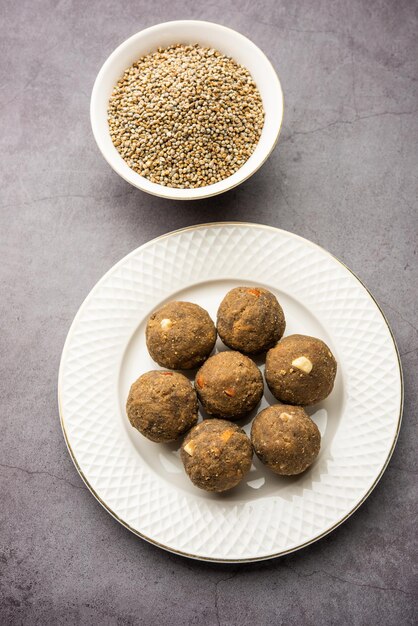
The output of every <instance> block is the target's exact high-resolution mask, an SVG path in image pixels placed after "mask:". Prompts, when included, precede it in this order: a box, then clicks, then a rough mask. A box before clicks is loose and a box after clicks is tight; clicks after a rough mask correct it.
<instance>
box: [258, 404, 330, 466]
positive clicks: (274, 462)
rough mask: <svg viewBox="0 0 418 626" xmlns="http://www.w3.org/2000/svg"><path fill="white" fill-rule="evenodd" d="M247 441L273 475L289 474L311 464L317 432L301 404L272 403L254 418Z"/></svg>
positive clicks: (315, 453) (317, 445) (317, 444)
mask: <svg viewBox="0 0 418 626" xmlns="http://www.w3.org/2000/svg"><path fill="white" fill-rule="evenodd" d="M251 442H252V444H253V448H254V452H255V453H256V455H257V456H258V458H259V459H260V461H261V462H262V463H264V465H266V466H267V467H268V468H269V469H271V470H272V471H273V472H275V473H276V474H280V475H282V476H293V475H295V474H301V473H302V472H304V471H305V470H306V469H307V468H308V467H309V466H310V465H312V463H313V462H314V460H315V459H316V457H317V456H318V453H319V449H320V447H321V435H320V433H319V430H318V427H317V425H316V424H315V422H313V421H312V420H311V418H310V417H309V415H308V414H307V413H306V411H305V410H304V409H303V407H301V406H293V405H285V404H275V405H273V406H270V407H268V408H267V409H264V410H263V411H261V412H260V413H259V414H258V415H257V416H256V418H255V419H254V421H253V423H252V427H251Z"/></svg>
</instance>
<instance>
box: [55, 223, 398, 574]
mask: <svg viewBox="0 0 418 626" xmlns="http://www.w3.org/2000/svg"><path fill="white" fill-rule="evenodd" d="M240 284H254V285H262V286H264V287H267V288H268V289H270V290H271V291H273V292H274V293H275V294H276V295H277V296H278V298H279V300H280V302H281V304H282V306H283V308H284V311H285V315H286V319H287V328H286V334H291V333H294V332H299V333H303V334H308V335H315V336H317V337H320V338H322V339H324V340H325V341H326V342H327V343H328V344H329V346H330V347H331V349H332V350H333V352H334V354H335V356H336V358H337V360H338V365H339V369H338V375H337V379H336V384H335V388H334V391H333V392H332V394H331V396H330V397H329V398H328V399H327V400H326V401H325V402H323V403H321V404H320V405H317V406H316V407H313V408H312V410H310V413H311V415H312V417H313V419H314V420H315V421H316V423H317V424H318V427H319V429H320V431H321V434H322V447H321V452H320V454H319V457H318V459H317V460H316V462H315V464H314V465H313V466H312V468H311V469H310V470H309V471H308V472H306V473H305V474H303V475H301V476H299V477H296V478H281V477H278V476H275V475H273V474H272V473H270V472H269V471H268V470H267V469H265V468H264V467H263V466H262V465H261V464H260V463H259V462H258V460H257V459H254V466H253V468H252V469H251V471H250V472H249V474H248V476H247V479H246V480H245V482H244V483H243V484H242V485H240V486H239V487H238V488H236V489H235V490H232V491H231V492H229V493H227V494H224V495H222V496H219V495H218V496H216V495H213V494H206V493H205V492H203V491H200V490H199V489H197V488H195V487H194V486H193V485H192V483H191V482H190V481H189V479H188V478H187V476H186V475H185V474H184V472H183V469H182V466H181V463H180V459H179V455H178V447H179V444H178V445H158V444H154V443H151V442H150V441H148V440H146V439H145V438H144V437H142V436H141V435H140V434H139V433H138V432H137V431H136V430H134V429H133V428H131V426H130V424H129V422H128V420H127V417H126V415H125V410H124V406H125V400H126V397H127V394H128V390H129V386H130V384H131V383H132V382H133V381H134V380H135V379H136V378H137V377H138V376H139V375H140V374H142V373H144V372H145V371H147V370H150V369H155V368H156V367H158V366H156V364H155V363H154V362H153V361H152V360H151V358H150V357H149V355H148V352H147V350H146V346H145V340H144V330H145V324H146V320H147V318H148V316H149V315H150V313H151V312H152V310H153V309H155V308H156V307H159V306H160V305H161V304H162V303H164V302H166V301H168V300H171V299H179V300H190V301H193V302H197V303H198V304H200V305H202V306H203V307H205V308H206V309H207V310H208V311H209V313H210V314H211V316H212V318H215V317H216V310H217V307H218V304H219V303H220V301H221V299H222V297H223V295H224V294H225V293H226V292H227V291H228V290H229V289H230V288H232V287H234V286H237V285H240ZM216 349H222V344H220V342H219V341H218V344H217V348H216ZM260 365H261V364H260ZM261 368H262V369H263V367H262V365H261ZM402 389H403V388H402V374H401V369H400V362H399V358H398V353H397V348H396V345H395V342H394V339H393V336H392V334H391V331H390V329H389V327H388V325H387V322H386V320H385V318H384V317H383V314H382V312H381V311H380V309H379V307H378V306H377V304H376V302H375V301H374V300H373V298H372V297H371V295H370V294H369V292H368V291H367V290H366V289H365V287H364V286H363V285H362V284H361V283H360V281H359V280H358V279H357V278H356V277H355V276H354V275H353V274H352V273H351V272H350V271H349V270H348V269H347V268H346V267H345V266H344V265H343V264H342V263H341V262H339V261H338V260H337V259H335V257H333V256H331V255H330V254H329V253H328V252H326V251H325V250H323V249H322V248H319V247H318V246H316V245H315V244H313V243H311V242H309V241H307V240H306V239H302V238H301V237H298V236H297V235H293V234H291V233H288V232H286V231H282V230H278V229H275V228H270V227H267V226H261V225H257V224H239V223H224V224H208V225H201V226H196V227H192V228H188V229H185V230H180V231H176V232H174V233H170V234H168V235H164V236H163V237H159V238H158V239H155V240H153V241H150V242H149V243H147V244H145V245H143V246H141V247H140V248H138V249H137V250H134V251H133V252H132V253H131V254H129V255H128V256H126V257H125V258H124V259H122V260H121V261H120V262H119V263H117V264H116V265H115V266H114V267H113V268H112V269H111V270H110V271H109V272H108V273H107V274H106V275H105V276H104V277H103V278H102V279H101V280H100V281H99V282H98V283H97V285H96V286H95V287H94V288H93V290H92V291H91V293H90V294H89V296H88V297H87V298H86V300H85V302H84V303H83V304H82V306H81V308H80V310H79V311H78V313H77V315H76V317H75V319H74V322H73V324H72V326H71V329H70V331H69V333H68V337H67V340H66V343H65V346H64V350H63V354H62V359H61V366H60V373H59V403H60V414H61V422H62V427H63V431H64V435H65V439H66V442H67V445H68V448H69V451H70V454H71V456H72V458H73V460H74V463H75V464H76V467H77V469H78V471H79V472H80V475H81V477H82V478H83V480H84V482H85V483H86V485H87V486H88V487H89V489H90V490H91V491H92V493H93V494H94V495H95V496H96V498H97V499H98V500H99V501H100V502H101V504H102V505H103V506H104V507H105V508H106V509H107V510H108V511H109V513H111V514H112V515H113V516H114V517H115V518H116V519H118V520H119V521H120V522H121V523H122V524H123V525H124V526H126V527H127V528H129V529H130V530H131V531H133V532H134V533H136V534H137V535H139V536H141V537H143V538H144V539H147V540H148V541H150V542H152V543H154V544H157V545H159V546H161V547H163V548H165V549H167V550H170V551H172V552H176V553H179V554H183V555H186V556H189V557H194V558H197V559H204V560H214V561H231V562H238V561H251V560H261V559H267V558H271V557H274V556H278V555H281V554H285V553H287V552H291V551H293V550H297V549H298V548H301V547H303V546H306V545H307V544H309V543H311V542H313V541H315V540H317V539H319V538H320V537H322V536H323V535H325V534H326V533H328V532H330V531H331V530H333V529H334V528H335V527H336V526H338V525H339V524H340V523H341V522H343V521H344V520H345V519H346V518H347V517H348V516H349V515H350V514H351V513H353V511H355V510H356V509H357V507H358V506H360V504H361V503H362V502H363V501H364V500H365V498H366V497H367V496H368V495H369V494H370V492H371V491H372V489H373V487H374V486H375V485H376V483H377V481H378V480H379V478H380V477H381V475H382V473H383V471H384V469H385V467H386V465H387V463H388V461H389V458H390V456H391V454H392V452H393V449H394V446H395V443H396V439H397V435H398V432H399V427H400V422H401V413H402V398H403V391H402ZM273 402H274V399H273V397H272V396H271V395H270V394H269V392H268V390H267V388H266V393H265V398H264V399H263V401H262V404H261V407H260V408H263V407H264V406H266V405H267V404H271V403H273ZM241 423H242V424H243V425H244V427H245V429H246V430H247V432H248V431H249V426H250V419H248V420H244V421H243V422H241Z"/></svg>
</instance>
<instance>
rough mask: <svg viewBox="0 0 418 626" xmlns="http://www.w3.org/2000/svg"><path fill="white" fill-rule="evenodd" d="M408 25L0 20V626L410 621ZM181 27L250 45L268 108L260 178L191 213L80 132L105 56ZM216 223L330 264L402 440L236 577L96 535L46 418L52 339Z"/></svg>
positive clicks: (25, 0) (331, 16)
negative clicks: (138, 255)
mask: <svg viewBox="0 0 418 626" xmlns="http://www.w3.org/2000/svg"><path fill="white" fill-rule="evenodd" d="M417 9H418V5H417V3H416V2H414V1H413V0H399V1H397V2H395V1H391V0H381V1H374V0H372V1H369V2H366V1H365V0H351V1H350V2H347V1H346V0H334V1H333V0H299V1H298V2H295V1H294V0H280V1H277V2H275V1H274V0H270V1H269V2H262V1H258V0H251V1H245V0H242V1H236V2H224V1H221V0H207V1H206V2H204V3H203V2H196V1H194V2H191V1H190V0H179V1H178V0H170V1H167V0H164V1H160V0H154V1H153V2H146V1H145V0H125V1H124V2H118V1H117V0H114V1H113V2H109V1H106V2H100V1H99V0H94V1H89V2H82V1H81V0H77V1H76V0H74V1H71V0H62V1H52V0H51V1H42V2H41V1H38V2H30V1H29V0H22V1H19V2H12V1H11V0H10V1H9V0H6V1H3V2H2V3H1V17H2V19H1V24H2V36H1V40H0V51H1V61H0V72H1V82H0V110H1V113H0V115H1V127H2V133H1V136H0V142H1V161H2V163H1V171H2V183H1V201H0V203H1V213H0V241H1V264H0V284H1V291H0V293H1V297H0V319H1V334H0V354H1V361H2V372H1V376H0V387H1V408H2V419H1V435H0V450H1V456H0V462H1V467H0V485H1V492H0V493H1V496H0V498H1V500H0V501H1V505H0V520H1V533H0V574H1V575H0V598H1V599H0V622H1V623H2V624H30V625H32V624H41V625H45V624H103V625H108V624H109V625H110V624H117V625H125V624H126V625H128V624H146V625H147V624H151V625H153V624H170V625H177V624H178V625H182V624H195V625H202V626H203V625H204V626H206V625H212V624H214V625H235V624H236V625H245V624H255V625H257V626H258V625H264V624H268V625H269V626H270V625H271V624H289V623H290V624H298V625H299V624H309V625H310V624H312V626H316V625H317V624H323V625H326V624H337V625H340V624H350V625H357V624H358V625H360V624H361V625H362V624H364V625H367V626H369V625H373V624H381V625H392V624H397V625H404V624H413V623H417V620H418V616H417V613H416V603H415V604H414V592H415V594H416V592H417V577H416V574H417V570H416V563H417V544H416V528H417V522H416V519H417V494H418V487H417V455H416V448H417V406H418V393H417V384H416V376H417V369H418V261H417V255H416V252H417V243H418V213H417V192H418V185H417V173H418V160H417V157H418V150H417V145H418V117H417V111H418V99H417V95H418V82H417V77H418V72H417V69H418V38H417V32H418V10H417ZM179 18H195V19H206V20H212V21H216V22H221V23H223V24H225V25H228V26H231V27H232V28H235V29H237V30H239V31H241V32H242V33H243V34H245V35H247V36H249V37H250V38H251V39H252V40H253V41H254V42H255V43H256V44H258V45H260V46H261V47H262V49H263V50H264V51H265V52H266V54H267V55H268V56H269V57H270V59H271V61H272V62H273V64H274V66H275V67H276V68H277V71H278V74H279V76H280V79H281V81H282V85H283V89H284V93H285V118H284V128H283V132H282V135H281V138H280V141H279V144H278V146H277V148H276V150H275V152H274V153H273V155H272V156H271V158H270V159H269V160H268V162H267V163H266V164H265V166H264V167H263V168H262V169H261V170H260V171H259V172H258V173H257V174H256V175H255V176H254V177H253V178H251V179H250V180H248V181H247V182H246V183H244V184H243V185H242V186H241V187H239V188H238V189H235V190H233V191H231V192H230V193H227V194H225V195H223V196H221V197H216V198H213V199H209V200H205V201H200V202H195V203H192V204H187V203H184V202H178V203H176V202H171V201H166V200H162V199H159V198H155V197H151V196H148V195H145V194H144V193H142V192H141V191H139V190H137V189H134V188H133V187H130V186H129V185H128V184H127V183H125V182H124V181H123V180H121V179H120V178H119V177H118V176H117V175H116V174H114V173H113V171H112V170H111V169H110V168H109V167H108V166H107V164H106V163H105V161H104V160H103V158H102V157H101V155H100V154H99V151H98V149H97V147H96V145H95V143H94V140H93V137H92V134H91V131H90V124H89V98H90V92H91V88H92V85H93V81H94V78H95V76H96V74H97V72H98V70H99V68H100V66H101V64H102V63H103V61H104V60H105V58H106V57H107V56H108V55H109V53H110V52H111V51H112V50H113V49H114V48H115V47H116V46H117V45H118V44H119V43H120V42H121V41H122V40H124V39H125V38H127V37H128V36H130V35H131V34H133V33H134V32H136V31H138V30H140V29H142V28H144V27H146V26H150V25H152V24H156V23H158V22H161V21H167V20H173V19H179ZM219 220H244V221H254V222H262V223H266V224H271V225H274V226H278V227H281V228H284V229H287V230H290V231H293V232H296V233H298V234H299V235H302V236H305V237H307V238H309V239H312V240H313V241H315V242H316V243H318V244H320V245H322V246H324V247H325V248H327V249H328V250H330V251H331V252H332V253H333V254H335V255H336V256H338V257H339V258H340V259H341V260H342V261H344V262H345V263H346V264H347V265H348V266H349V267H351V268H352V269H353V270H354V271H355V272H356V273H357V274H358V275H359V276H360V278H361V279H362V280H363V281H364V282H365V283H366V285H367V286H368V287H369V289H370V290H371V291H372V293H373V294H374V295H375V297H376V298H377V300H378V301H379V303H380V304H381V306H382V307H383V310H384V311H385V313H386V315H387V317H388V319H389V321H390V323H391V325H392V328H393V330H394V333H395V336H396V338H397V341H398V344H399V349H400V352H401V355H402V361H403V367H404V375H405V393H406V396H405V412H404V422H403V427H402V430H401V434H400V438H399V443H398V446H397V448H396V450H395V453H394V456H393V459H392V461H391V463H390V465H389V467H388V469H387V471H386V473H385V475H384V477H383V478H382V480H381V482H380V483H379V485H378V487H377V488H376V490H375V491H374V492H373V494H372V495H371V496H370V498H369V499H368V500H367V502H366V503H365V504H364V505H363V506H362V507H361V509H360V510H359V511H357V512H356V513H355V514H354V515H353V516H352V517H351V518H350V519H349V520H348V521H347V522H346V523H345V524H344V525H343V526H341V527H340V528H338V529H337V530H336V531H335V532H333V533H332V534H331V535H329V536H328V537H327V538H325V539H323V540H322V541H320V542H318V543H316V544H314V545H312V546H311V547H309V548H307V549H305V550H303V551H301V552H299V553H296V554H293V555H290V556H287V557H284V558H281V559H278V560H274V561H271V562H264V563H261V564H253V565H241V566H239V567H237V566H223V565H216V564H205V563H198V562H192V561H188V560H185V559H184V558H181V557H177V556H173V555H171V554H168V553H165V552H163V551H161V550H159V549H157V548H155V547H153V546H151V545H148V544H147V543H145V542H144V541H141V540H140V539H138V538H136V537H135V536H134V535H132V534H130V533H129V532H128V531H127V530H125V529H124V528H123V527H122V526H120V525H119V524H118V523H117V522H116V521H115V520H113V519H112V518H111V517H110V516H109V515H108V514H107V513H106V512H105V511H104V510H103V509H102V507H101V506H100V505H99V504H98V503H97V502H96V501H95V499H94V498H93V497H92V496H91V494H90V493H89V492H88V491H87V489H86V488H85V487H84V485H83V483H82V481H81V479H80V478H79V476H78V474H77V472H76V470H75V467H74V466H73V463H72V461H71V459H70V457H69V455H68V452H67V450H66V447H65V444H64V439H63V437H62V434H61V429H60V424H59V418H58V409H57V399H56V398H57V389H56V385H57V371H58V364H59V359H60V354H61V349H62V346H63V343H64V339H65V336H66V333H67V331H68V328H69V326H70V323H71V321H72V319H73V317H74V315H75V313H76V311H77V309H78V307H79V305H80V303H81V302H82V300H83V299H84V297H85V296H86V295H87V293H88V292H89V290H90V289H91V288H92V287H93V285H94V284H95V283H96V281H97V280H98V279H99V278H100V277H101V276H102V274H103V273H104V272H105V271H106V270H107V269H109V268H110V267H111V266H112V265H113V264H114V263H115V262H116V261H118V260H119V259H120V258H121V257H123V256H124V255H125V254H127V253H128V252H130V251H131V250H132V249H133V248H135V247H137V246H139V245H140V244H142V243H144V242H146V241H148V240H149V239H150V238H152V237H155V236H157V235H160V234H162V233H165V232H167V231H170V230H172V229H176V228H181V227H183V226H188V225H191V224H195V223H199V222H210V221H219ZM376 367H379V364H378V363H377V364H376ZM237 531H239V529H237ZM414 563H415V565H414ZM415 600H416V595H415Z"/></svg>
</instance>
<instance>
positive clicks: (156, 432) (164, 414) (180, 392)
mask: <svg viewBox="0 0 418 626" xmlns="http://www.w3.org/2000/svg"><path fill="white" fill-rule="evenodd" d="M126 412H127V415H128V418H129V421H130V422H131V424H132V426H133V427H134V428H136V429H137V430H139V432H140V433H142V435H144V437H146V438H147V439H150V440H151V441H155V442H157V443H166V442H168V441H174V440H175V439H178V437H180V436H181V435H184V433H186V432H187V431H188V430H190V428H191V427H192V426H194V425H195V424H196V422H197V418H198V402H197V396H196V392H195V390H194V389H193V386H192V384H191V383H190V381H189V380H188V379H187V378H186V377H185V376H183V374H180V373H179V372H162V371H160V370H154V371H152V372H147V373H146V374H143V375H142V376H140V377H139V378H138V380H136V381H135V382H134V383H133V385H132V386H131V389H130V391H129V396H128V400H127V402H126Z"/></svg>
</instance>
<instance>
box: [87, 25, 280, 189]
mask: <svg viewBox="0 0 418 626" xmlns="http://www.w3.org/2000/svg"><path fill="white" fill-rule="evenodd" d="M185 24H187V25H199V26H202V25H203V26H209V27H211V28H212V27H215V28H217V29H218V30H220V31H224V32H225V34H228V33H234V36H235V37H237V36H238V38H241V39H242V40H243V41H245V44H246V45H247V46H250V47H253V49H254V50H257V52H258V54H260V55H261V57H262V58H263V61H264V62H265V64H266V67H268V68H269V69H270V71H271V76H272V79H274V89H275V90H277V92H278V93H279V95H280V99H281V117H280V120H279V125H278V128H277V132H276V135H275V136H274V138H273V140H272V141H271V142H270V144H269V145H268V146H267V151H266V153H265V154H263V155H262V158H260V159H259V161H258V162H256V163H255V164H254V167H253V168H252V169H251V171H250V172H249V173H248V174H247V175H245V176H243V177H241V178H238V180H236V181H234V182H232V183H229V184H225V185H223V186H222V187H221V188H220V189H216V190H213V189H212V188H213V187H215V185H219V184H220V183H221V184H222V183H225V182H226V181H228V180H229V179H230V178H232V176H233V175H231V176H228V178H225V179H223V180H222V181H218V182H217V183H213V184H212V185H206V186H205V187H192V188H190V189H189V188H184V189H183V188H174V187H167V186H165V185H160V184H159V183H152V182H151V181H149V180H148V179H146V178H145V177H143V176H141V175H140V174H138V172H135V170H131V169H130V172H132V177H129V176H127V175H126V174H125V173H124V172H123V171H122V168H120V167H119V163H118V160H116V159H114V158H113V157H112V156H111V155H110V154H109V153H108V151H107V149H106V147H105V146H104V143H103V133H102V132H101V130H100V129H99V127H98V119H97V115H96V113H95V109H96V106H97V104H98V103H99V102H100V101H101V98H99V88H100V86H101V83H102V81H103V79H104V77H105V76H106V75H107V72H108V70H109V68H110V67H111V65H112V63H113V62H114V60H115V59H116V58H118V57H119V55H120V54H121V53H122V52H124V51H125V50H126V49H127V48H129V47H130V46H131V45H132V43H134V42H136V41H137V40H139V39H141V38H142V37H143V36H144V35H145V34H150V33H153V32H156V33H158V31H162V30H163V29H166V28H167V27H170V26H171V27H172V26H176V27H177V26H182V25H185ZM197 39H198V37H197ZM283 116H284V96H283V90H282V86H281V83H280V80H279V77H278V75H277V72H276V70H275V69H274V67H273V65H272V63H271V61H270V60H269V59H268V57H267V56H266V55H265V53H264V52H263V51H262V50H261V48H259V47H258V46H257V45H256V44H255V43H254V42H253V41H252V40H251V39H249V38H248V37H246V36H245V35H242V34H241V33H240V32H238V31H236V30H234V29H232V28H229V27H228V26H223V25H221V24H217V23H216V22H209V21H206V20H172V21H168V22H160V23H158V24H155V25H153V26H149V27H148V28H144V29H142V30H140V31H138V32H136V33H134V34H133V35H131V36H130V37H128V38H127V39H125V40H124V41H123V42H122V43H121V44H119V45H118V46H117V47H116V48H115V49H114V50H113V52H111V54H110V55H109V56H108V57H107V59H106V60H105V61H104V63H103V65H102V66H101V68H100V70H99V72H98V74H97V76H96V78H95V81H94V84H93V89H92V93H91V98H90V124H91V128H92V131H93V136H94V139H95V141H96V144H97V146H98V148H99V150H100V152H101V154H102V156H103V157H104V159H105V161H106V162H107V163H108V164H109V165H110V167H111V168H112V169H113V170H114V171H115V172H116V173H117V174H119V176H120V177H121V178H123V179H124V180H125V181H126V182H128V183H130V184H131V185H133V186H134V187H136V188H137V189H141V191H144V192H145V193H149V194H150V195H153V196H157V197H160V198H166V199H171V200H203V199H205V198H209V197H212V196H216V195H219V194H221V193H225V192H226V191H229V190H231V189H233V188H234V187H237V186H238V185H240V184H241V183H243V182H244V181H246V180H247V179H248V178H250V177H251V176H252V175H253V174H255V172H256V171H257V170H259V169H260V167H261V166H262V165H263V164H264V163H265V162H266V161H267V159H268V157H269V156H270V154H271V153H272V152H273V150H274V148H275V147H276V144H277V141H278V139H279V135H280V132H281V129H282V126H283ZM120 158H121V159H123V157H120ZM250 158H251V157H250ZM240 169H241V168H240ZM239 171H240V170H239V169H238V170H237V171H236V172H235V173H238V172H239ZM142 180H144V181H147V184H151V185H152V186H153V187H152V189H149V188H148V186H145V185H142V184H141V181H142ZM211 189H212V190H211ZM174 190H175V191H177V192H178V191H182V192H183V193H182V194H181V195H179V194H178V193H177V194H176V195H174V194H173V193H172V192H173V191H174Z"/></svg>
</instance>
